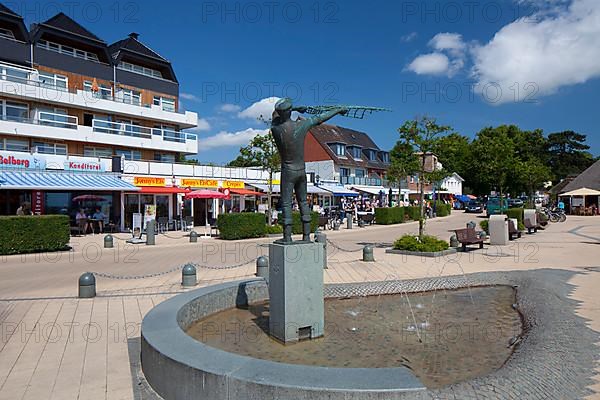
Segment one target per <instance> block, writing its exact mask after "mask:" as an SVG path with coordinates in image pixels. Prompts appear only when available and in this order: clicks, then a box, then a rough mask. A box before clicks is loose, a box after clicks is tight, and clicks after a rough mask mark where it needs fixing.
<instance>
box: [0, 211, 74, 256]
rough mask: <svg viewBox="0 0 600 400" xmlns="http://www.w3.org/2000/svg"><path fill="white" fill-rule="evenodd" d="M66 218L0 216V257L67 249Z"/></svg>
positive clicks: (67, 223)
mask: <svg viewBox="0 0 600 400" xmlns="http://www.w3.org/2000/svg"><path fill="white" fill-rule="evenodd" d="M70 232H71V231H70V228H69V217H68V216H66V215H36V216H6V217H0V255H8V254H22V253H38V252H44V251H59V250H68V249H69V247H68V244H69V240H70Z"/></svg>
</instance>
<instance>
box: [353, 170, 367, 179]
mask: <svg viewBox="0 0 600 400" xmlns="http://www.w3.org/2000/svg"><path fill="white" fill-rule="evenodd" d="M354 176H355V177H357V178H364V177H365V170H364V169H355V170H354Z"/></svg>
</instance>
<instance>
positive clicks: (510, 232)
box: [508, 219, 521, 240]
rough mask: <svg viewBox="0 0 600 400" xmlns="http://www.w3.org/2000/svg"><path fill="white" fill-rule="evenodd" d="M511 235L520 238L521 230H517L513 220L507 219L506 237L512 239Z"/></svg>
mask: <svg viewBox="0 0 600 400" xmlns="http://www.w3.org/2000/svg"><path fill="white" fill-rule="evenodd" d="M513 236H516V237H517V238H519V239H520V238H521V231H520V230H519V228H518V227H517V226H515V224H514V222H513V220H511V219H509V220H508V239H509V240H514V238H513Z"/></svg>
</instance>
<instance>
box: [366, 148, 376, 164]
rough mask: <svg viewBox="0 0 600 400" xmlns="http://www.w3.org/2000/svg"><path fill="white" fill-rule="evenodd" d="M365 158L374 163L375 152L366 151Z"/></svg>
mask: <svg viewBox="0 0 600 400" xmlns="http://www.w3.org/2000/svg"><path fill="white" fill-rule="evenodd" d="M367 157H369V161H376V160H377V151H375V150H371V149H369V150H367Z"/></svg>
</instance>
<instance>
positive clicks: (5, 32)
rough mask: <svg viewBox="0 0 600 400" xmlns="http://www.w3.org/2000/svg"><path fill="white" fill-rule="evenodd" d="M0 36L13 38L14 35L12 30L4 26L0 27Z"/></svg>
mask: <svg viewBox="0 0 600 400" xmlns="http://www.w3.org/2000/svg"><path fill="white" fill-rule="evenodd" d="M0 37H1V38H4V39H10V40H15V35H14V34H13V33H12V31H10V30H8V29H4V28H0Z"/></svg>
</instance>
